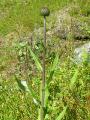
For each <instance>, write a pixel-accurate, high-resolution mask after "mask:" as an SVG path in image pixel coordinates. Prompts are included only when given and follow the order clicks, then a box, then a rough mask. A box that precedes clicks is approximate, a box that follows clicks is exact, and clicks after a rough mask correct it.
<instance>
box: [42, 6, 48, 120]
mask: <svg viewBox="0 0 90 120" xmlns="http://www.w3.org/2000/svg"><path fill="white" fill-rule="evenodd" d="M49 14H50V10H49V9H48V8H46V7H43V8H42V9H41V16H43V17H44V41H43V46H44V49H43V65H42V68H43V71H42V85H41V86H42V93H41V115H40V117H41V120H44V116H45V115H44V108H45V82H46V75H45V69H46V68H45V55H46V16H49Z"/></svg>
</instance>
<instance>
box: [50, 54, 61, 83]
mask: <svg viewBox="0 0 90 120" xmlns="http://www.w3.org/2000/svg"><path fill="white" fill-rule="evenodd" d="M58 60H59V57H58V54H56V57H55V59H54V61H53V65H52V68H51V72H50V75H49V78H48V82H49V81H50V80H51V79H52V77H53V75H54V71H55V69H56V67H57V64H58Z"/></svg>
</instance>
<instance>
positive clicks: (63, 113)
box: [56, 106, 67, 120]
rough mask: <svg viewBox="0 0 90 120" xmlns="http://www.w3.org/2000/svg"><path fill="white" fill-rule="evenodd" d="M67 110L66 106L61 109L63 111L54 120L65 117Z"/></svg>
mask: <svg viewBox="0 0 90 120" xmlns="http://www.w3.org/2000/svg"><path fill="white" fill-rule="evenodd" d="M66 110H67V106H66V107H64V108H63V111H62V112H61V113H60V114H59V116H58V117H57V118H56V120H62V118H63V117H64V116H65V114H66Z"/></svg>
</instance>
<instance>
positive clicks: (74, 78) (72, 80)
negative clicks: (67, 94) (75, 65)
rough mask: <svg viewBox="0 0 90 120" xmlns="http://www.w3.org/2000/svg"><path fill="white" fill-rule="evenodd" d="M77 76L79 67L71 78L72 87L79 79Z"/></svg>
mask: <svg viewBox="0 0 90 120" xmlns="http://www.w3.org/2000/svg"><path fill="white" fill-rule="evenodd" d="M77 77H78V69H76V71H75V73H74V75H73V77H72V79H71V83H70V89H72V88H73V86H74V84H75V82H76V80H77Z"/></svg>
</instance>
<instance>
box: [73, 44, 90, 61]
mask: <svg viewBox="0 0 90 120" xmlns="http://www.w3.org/2000/svg"><path fill="white" fill-rule="evenodd" d="M73 60H74V62H75V63H82V62H85V61H86V62H90V42H88V43H86V44H84V45H82V46H81V47H79V48H76V49H75V50H74V59H73Z"/></svg>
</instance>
